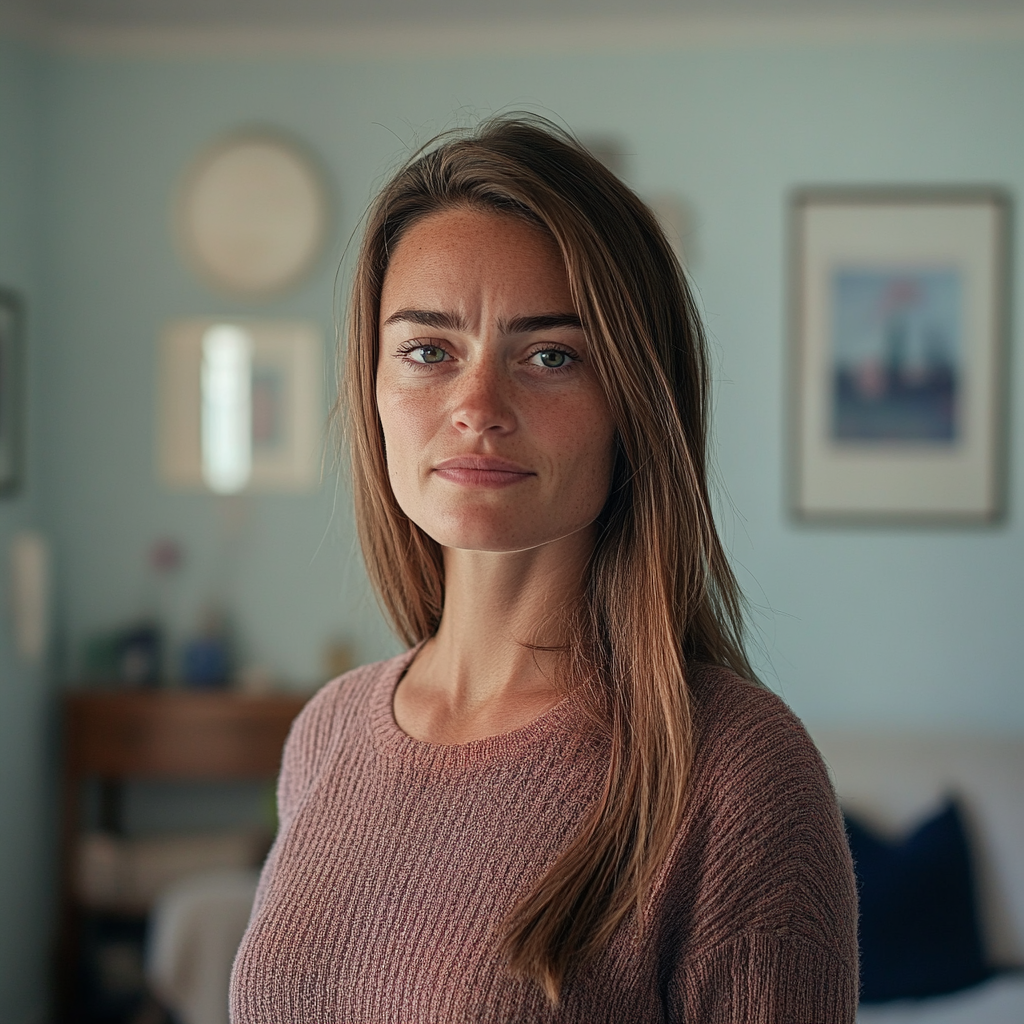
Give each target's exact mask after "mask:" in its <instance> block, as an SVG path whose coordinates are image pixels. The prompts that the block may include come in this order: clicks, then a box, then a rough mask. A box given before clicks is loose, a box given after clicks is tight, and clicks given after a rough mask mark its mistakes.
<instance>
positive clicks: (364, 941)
mask: <svg viewBox="0 0 1024 1024" xmlns="http://www.w3.org/2000/svg"><path fill="white" fill-rule="evenodd" d="M410 658H411V654H410V653H407V654H404V655H401V656H399V657H398V658H393V659H392V660H390V661H386V662H381V663H378V664H376V665H369V666H366V667H364V668H361V669H357V670H356V671H354V672H350V673H348V674H347V675H345V676H342V677H341V678H340V679H337V680H335V681H334V682H332V683H329V684H328V685H327V686H325V687H324V688H323V689H322V690H321V691H320V692H319V693H318V694H317V696H316V697H314V698H313V700H311V701H310V703H309V704H308V705H307V707H306V708H305V709H304V710H303V712H302V714H301V715H300V716H299V718H298V719H297V720H296V722H295V724H294V726H293V727H292V732H291V736H290V737H289V740H288V744H287V746H286V748H285V752H284V761H283V766H282V771H281V777H280V781H279V787H278V803H279V809H280V817H281V825H280V830H279V833H278V837H277V840H276V842H275V843H274V847H273V849H272V850H271V853H270V856H269V857H268V859H267V863H266V866H265V867H264V870H263V877H262V879H261V883H260V891H259V894H258V895H257V899H256V905H255V907H254V909H253V915H252V920H251V922H250V925H249V929H248V931H247V933H246V935H245V938H244V939H243V941H242V945H241V947H240V949H239V952H238V956H237V959H236V961H235V967H234V972H233V977H232V986H231V1013H232V1020H233V1021H234V1024H456V1022H463V1021H467V1022H468V1021H474V1022H488V1024H519V1022H522V1024H527V1022H529V1024H539V1022H556V1021H557V1022H565V1024H569V1022H573V1024H575V1022H579V1024H600V1022H604V1021H607V1022H609V1024H631V1022H641V1021H643V1022H648V1021H650V1022H654V1021H686V1022H687V1024H853V1021H854V1019H855V1016H856V1005H857V947H856V899H855V894H854V883H853V872H852V867H851V864H850V856H849V851H848V849H847V845H846V840H845V837H844V835H843V831H842V824H841V819H840V816H839V813H838V809H837V807H836V801H835V796H834V794H833V792H832V788H831V785H830V783H829V780H828V776H827V774H826V771H825V768H824V766H823V765H822V762H821V759H820V757H819V756H818V753H817V751H816V750H815V748H814V746H813V744H812V743H811V741H810V739H809V738H808V737H807V734H806V733H805V732H804V730H803V728H802V726H801V725H800V723H799V722H798V721H797V719H796V718H795V717H794V716H793V715H792V714H791V713H790V712H789V710H788V709H787V708H786V707H785V705H784V704H783V703H782V702H781V701H780V700H779V699H778V698H777V697H775V696H774V695H772V694H771V693H770V692H768V691H767V690H764V689H761V688H758V687H755V686H753V685H751V684H749V683H746V682H743V681H742V680H740V679H739V678H737V677H736V676H735V675H733V674H732V673H730V672H728V671H726V670H724V669H719V668H708V667H703V668H699V669H697V670H695V671H693V672H692V678H691V680H690V686H691V689H692V691H693V707H694V716H695V727H696V759H695V762H694V770H693V776H692V782H691V787H690V791H689V803H688V805H687V811H686V816H685V819H684V821H683V823H682V826H681V828H680V830H679V834H678V837H677V839H676V842H675V846H674V848H673V851H672V853H671V855H670V857H669V858H668V860H667V862H666V864H665V866H664V868H663V870H662V872H661V874H660V876H659V879H658V882H657V884H656V886H655V889H654V891H653V892H652V894H651V897H650V900H649V904H648V906H647V908H646V912H645V913H644V915H643V916H644V918H645V922H646V923H645V925H644V927H643V928H642V929H641V928H640V927H639V926H638V923H637V920H636V919H635V918H634V917H630V918H628V919H627V920H626V922H625V923H624V924H623V925H622V927H620V928H619V930H618V932H617V933H616V934H615V936H614V938H613V940H612V942H611V943H610V944H609V945H608V947H607V948H606V949H605V950H604V951H603V952H602V954H601V955H600V956H599V957H598V958H597V959H596V960H594V961H592V962H590V963H587V964H584V965H582V966H581V967H579V968H578V969H575V970H573V971H571V972H570V974H569V977H568V979H567V981H566V984H565V986H564V988H563V992H562V1000H561V1002H560V1004H559V1006H558V1007H552V1006H550V1005H549V1004H548V1003H547V1001H546V1000H545V998H544V997H543V995H542V994H541V992H540V991H539V989H537V987H536V986H534V985H533V984H532V983H529V982H526V981H522V980H519V979H516V978H513V977H512V976H511V975H510V974H509V972H508V970H507V968H506V966H505V963H504V961H503V959H502V957H501V954H500V952H499V945H500V938H501V936H500V925H501V923H502V921H503V920H504V918H505V917H506V915H507V914H508V912H509V911H510V910H511V909H512V908H513V907H514V906H515V904H516V903H517V902H518V900H519V899H520V898H521V897H522V896H523V895H524V894H525V893H526V892H527V891H528V890H529V889H530V887H531V885H532V884H533V883H534V882H535V881H536V879H537V878H539V877H540V875H541V874H542V873H543V872H544V870H545V869H546V868H547V867H548V866H549V865H550V864H551V863H552V862H553V861H554V860H555V858H556V857H557V855H558V853H559V851H560V850H562V849H563V848H564V847H565V846H566V844H567V843H568V841H569V839H570V837H571V836H572V835H573V834H574V833H575V832H576V831H577V829H578V828H579V825H580V823H581V821H582V819H583V817H584V815H585V814H586V812H587V810H588V809H589V808H590V807H591V806H592V805H593V803H594V801H595V800H596V799H597V796H598V794H599V792H600V789H601V786H602V784H603V781H604V774H605V770H606V768H607V763H608V748H607V743H606V741H604V740H601V739H599V738H597V737H595V736H594V735H593V733H592V731H591V730H590V729H589V728H588V725H587V721H588V720H587V717H586V715H585V714H584V713H583V711H582V710H581V709H579V708H578V707H576V705H575V703H574V701H573V699H572V698H568V699H566V700H564V701H562V703H560V704H559V705H557V706H556V707H555V708H553V709H552V710H551V711H549V712H548V713H547V714H545V715H544V716H542V717H541V718H539V719H538V720H536V721H535V722H533V723H531V724H530V725H529V726H527V727H526V728H524V729H520V730H517V731H516V732H513V733H509V734H506V735H504V736H494V737H489V738H487V739H482V740H477V741H474V742H472V743H466V744H462V745H458V746H438V745H432V744H428V743H423V742H420V741H418V740H414V739H412V738H410V737H409V736H407V735H406V734H404V733H403V732H402V731H401V730H400V729H399V728H398V726H397V724H396V723H395V720H394V715H393V713H392V696H393V694H394V689H395V686H396V684H397V682H398V680H399V679H400V677H401V673H402V672H403V671H404V669H405V667H406V665H407V664H408V662H409V660H410Z"/></svg>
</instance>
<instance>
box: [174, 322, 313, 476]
mask: <svg viewBox="0 0 1024 1024" xmlns="http://www.w3.org/2000/svg"><path fill="white" fill-rule="evenodd" d="M324 375H325V371H324V354H323V332H322V331H321V329H320V327H319V326H318V325H317V324H313V323H307V322H305V321H287V320H253V319H237V320H236V319H232V318H224V319H218V320H214V319H204V320H199V319H196V320H176V321H173V322H171V323H169V324H167V326H166V327H165V329H164V332H163V337H162V339H161V345H160V380H159V382H158V394H159V402H158V417H159V422H158V444H159V451H158V455H157V466H158V473H159V477H160V479H161V481H162V482H163V483H164V484H165V485H167V486H168V487H171V488H175V489H185V490H210V491H213V492H215V493H220V494H232V493H237V492H241V491H250V492H253V491H256V492H259V491H263V492H266V491H293V492H294V491H312V490H315V489H316V488H317V487H318V486H319V484H320V469H321V449H322V442H323V431H324V421H325V418H326V410H325V409H324V404H323V381H324Z"/></svg>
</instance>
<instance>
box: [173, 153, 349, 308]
mask: <svg viewBox="0 0 1024 1024" xmlns="http://www.w3.org/2000/svg"><path fill="white" fill-rule="evenodd" d="M329 219H330V218H329V203H328V196H327V187H326V183H325V181H324V178H323V175H322V174H321V172H320V169H319V167H318V166H317V164H316V162H315V160H313V159H312V158H311V157H310V156H309V155H308V154H306V153H305V152H303V151H302V149H301V148H300V147H298V146H296V145H295V144H294V143H292V142H290V141H288V140H286V139H283V138H280V137H277V136H275V135H271V134H258V133H250V134H244V135H234V136H231V137H229V138H226V139H222V140H221V141H220V142H217V143H215V144H214V145H213V146H211V147H210V148H209V149H207V150H205V151H204V152H203V153H201V154H200V155H199V157H198V158H197V159H196V161H195V163H194V164H193V165H192V166H191V168H190V169H189V170H188V172H187V174H186V176H185V180H184V182H183V185H182V188H181V190H180V192H179V194H178V197H177V203H176V204H175V211H174V220H175V233H176V234H177V236H178V240H179V242H180V244H181V247H182V249H183V251H184V253H185V257H186V259H187V262H188V264H189V265H190V267H191V268H192V269H193V270H194V271H195V272H196V273H197V274H198V275H199V276H200V278H201V279H202V280H203V281H204V282H205V283H206V284H208V285H209V286H211V287H213V288H215V289H217V290H219V291H224V292H229V293H231V294H233V295H240V296H247V297H250V298H262V297H266V296H270V295H275V294H278V293H280V292H282V291H285V290H286V289H288V288H290V287H292V286H293V285H295V284H297V283H298V282H299V281H300V280H301V279H302V278H303V277H304V276H305V274H306V273H307V272H308V271H309V270H310V268H311V267H312V265H313V264H314V263H315V261H316V259H317V257H318V256H319V255H320V253H321V251H322V249H323V246H324V243H325V241H326V238H327V228H328V222H329Z"/></svg>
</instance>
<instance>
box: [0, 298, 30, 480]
mask: <svg viewBox="0 0 1024 1024" xmlns="http://www.w3.org/2000/svg"><path fill="white" fill-rule="evenodd" d="M23 315H24V309H23V306H22V302H21V299H20V297H19V296H18V294H17V293H16V292H13V291H10V290H9V289H7V288H0V495H6V494H12V493H14V492H15V491H16V490H17V489H18V485H19V484H20V483H21V444H22V437H21V418H22V375H21V344H22V341H21V332H22V322H23Z"/></svg>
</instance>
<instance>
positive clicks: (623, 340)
mask: <svg viewBox="0 0 1024 1024" xmlns="http://www.w3.org/2000/svg"><path fill="white" fill-rule="evenodd" d="M465 207H470V208H477V209H483V210H487V211H497V212H499V213H506V214H508V215H510V216H517V217H523V218H526V219H527V220H528V221H530V222H531V223H533V224H535V225H537V226H538V227H540V228H541V229H542V230H544V231H546V232H548V233H549V234H550V235H551V237H553V238H554V240H555V242H556V243H557V244H558V247H559V249H560V251H561V254H562V257H563V259H564V260H565V266H566V270H567V273H568V278H569V286H570V290H571V293H572V297H573V301H574V302H575V305H576V310H577V313H578V315H579V316H580V319H581V320H582V322H583V325H584V329H585V330H586V332H587V335H588V339H589V352H590V353H591V355H590V358H591V360H592V362H593V365H594V368H595V370H596V373H597V375H598V377H599V379H600V381H601V384H602V386H603V388H604V391H605V394H606V396H607V399H608V402H609V405H610V407H611V410H612V415H613V416H614V419H615V425H616V431H617V434H616V437H617V451H616V461H615V468H614V473H613V483H612V491H611V494H610V496H609V499H608V502H607V505H606V506H605V508H604V510H603V512H602V514H601V517H600V526H601V529H600V532H599V536H598V540H597V545H596V549H595V551H594V555H593V558H592V559H591V562H590V565H589V569H588V579H587V580H586V587H585V598H584V601H583V604H582V606H581V607H580V608H579V609H578V610H577V612H576V613H575V615H574V616H570V617H571V618H572V621H571V622H568V623H567V624H566V631H567V635H568V636H569V638H570V642H569V643H568V645H567V647H566V648H565V653H566V655H567V656H566V661H565V663H566V674H567V678H568V681H569V683H570V684H573V683H576V684H579V692H580V693H582V694H584V695H586V696H587V697H588V699H589V700H590V702H591V704H592V705H593V708H592V710H593V713H594V715H595V717H596V718H597V719H598V720H599V721H601V722H603V723H604V724H605V725H606V727H607V730H608V733H609V735H610V743H611V758H610V763H609V766H608V775H607V779H606V782H605V786H604V790H603V793H602V795H601V798H600V799H599V801H598V802H597V804H596V805H595V806H594V807H593V808H592V809H591V811H590V813H589V815H588V817H587V818H586V820H585V823H584V825H583V827H582V828H581V830H580V832H579V834H578V835H577V836H576V837H575V838H574V839H573V840H572V842H571V843H570V844H569V845H568V847H567V848H566V849H565V850H563V851H562V853H561V855H560V856H559V857H558V859H557V860H556V861H555V863H554V864H553V865H552V866H551V867H550V868H549V869H548V871H547V872H546V873H545V874H544V876H543V877H542V878H540V879H539V880H538V881H537V882H536V883H535V885H534V886H533V889H532V890H531V891H530V892H529V893H528V894H527V895H526V896H525V898H524V899H523V900H522V901H521V902H520V903H519V905H518V906H517V907H516V908H515V909H514V910H513V912H512V914H511V915H510V917H509V918H508V920H507V921H506V922H505V937H504V946H505V951H506V953H507V955H508V958H509V963H510V966H511V968H512V970H513V971H515V972H516V973H519V974H521V975H523V976H526V977H529V978H532V979H534V980H535V981H536V982H537V983H538V984H539V985H540V986H541V987H542V989H543V990H544V991H545V992H546V993H547V995H548V997H549V999H550V1000H551V1001H552V1002H557V1001H558V995H559V991H560V989H561V985H562V981H563V979H564V977H565V974H566V971H567V970H568V969H569V968H570V967H571V966H573V965H575V964H577V963H579V962H581V961H583V960H585V959H587V958H588V957H590V956H591V955H593V954H594V953H595V952H597V951H598V950H599V949H600V948H601V947H602V946H604V945H605V944H606V942H607V941H608V939H609V938H610V936H611V935H612V933H613V932H614V931H615V929H616V928H617V927H618V926H619V924H620V923H621V922H622V921H623V919H624V918H625V917H626V916H627V914H629V913H630V912H631V911H633V910H637V911H640V910H641V908H642V905H643V901H644V899H645V896H646V894H647V892H648V890H649V887H650V885H651V883H652V881H653V879H654V876H655V874H656V873H657V871H658V868H659V867H660V865H661V864H662V862H663V861H664V858H665V856H666V855H667V853H668V850H669V847H670V846H671V843H672V840H673V838H674V836H675V834H676V832H677V830H678V827H679V823H680V819H681V817H682V813H683V807H684V803H685V798H686V790H687V780H688V775H689V770H690V765H691V762H692V759H693V737H692V730H691V716H690V701H689V694H688V690H687V682H686V678H687V669H688V666H690V665H691V664H692V663H694V662H696V661H702V662H712V663H715V664H719V665H725V666H728V667H730V668H733V669H734V670H736V671H737V672H738V673H740V674H741V675H744V676H746V677H748V678H751V677H752V673H751V670H750V666H749V664H748V662H747V659H746V656H745V654H744V651H743V617H742V607H741V597H740V593H739V589H738V586H737V584H736V580H735V578H734V576H733V574H732V571H731V569H730V567H729V564H728V561H727V559H726V556H725V553H724V551H723V548H722V545H721V542H720V540H719V538H718V534H717V532H716V530H715V525H714V522H713V519H712V513H711V502H710V499H709V494H708V485H707V464H706V463H707V430H708V412H709V408H708V407H709V394H708V391H709V371H708V357H707V352H706V343H705V339H704V333H703V329H702V326H701V323H700V319H699V316H698V314H697V311H696V307H695V304H694V301H693V298H692V296H691V293H690V290H689V287H688V286H687V283H686V279H685V277H684V274H683V272H682V270H681V268H680V266H679V262H678V260H677V259H676V257H675V254H674V253H673V251H672V249H671V247H670V246H669V244H668V242H667V241H666V239H665V236H664V234H663V233H662V231H661V229H660V228H659V226H658V224H657V221H656V220H655V218H654V216H653V214H652V213H651V211H650V210H649V209H648V208H647V207H646V206H645V205H644V204H643V203H642V202H641V201H640V200H639V199H638V198H637V196H636V195H635V194H634V193H633V192H632V191H630V190H629V189H628V188H627V187H626V186H625V185H624V184H623V183H622V182H621V181H619V179H618V178H616V177H615V176H614V175H613V174H612V173H611V172H610V171H608V170H607V169H606V168H605V167H604V166H603V165H602V164H601V163H600V162H599V161H598V160H596V159H595V158H594V157H593V156H591V155H590V154H589V153H588V152H587V150H586V149H585V148H584V147H583V146H581V145H580V144H579V143H578V142H576V141H575V140H574V139H573V138H572V137H571V136H569V135H568V134H566V133H565V132H563V131H562V130H560V129H559V128H557V127H556V126H554V125H552V124H550V123H549V122H546V121H544V120H542V119H540V118H535V117H530V116H521V115H517V116H504V117H497V118H493V119H491V120H488V121H485V122H484V123H483V124H481V125H480V126H479V127H478V128H477V129H476V130H475V131H472V132H471V133H463V134H460V135H457V136H455V137H452V136H444V137H442V138H441V139H440V140H437V141H435V143H433V144H432V145H428V147H425V149H424V150H422V151H421V152H420V153H419V154H418V155H417V156H415V157H414V158H413V159H412V160H411V161H410V162H409V163H408V164H407V165H406V166H405V167H404V168H402V169H401V170H400V171H399V172H398V173H397V174H396V175H395V176H394V177H393V178H392V179H391V181H390V182H389V183H388V184H387V185H386V186H385V187H384V189H383V191H382V192H381V193H380V195H379V196H378V197H377V199H376V201H375V202H374V203H373V205H372V207H371V208H370V210H369V213H368V215H367V223H366V229H365V234H364V237H363V241H362V246H361V249H360V253H359V259H358V263H357V266H356V271H355V280H354V286H353V293H352V303H351V306H350V310H349V330H348V336H349V342H348V352H347V359H346V370H345V395H344V401H345V405H346V409H347V431H348V437H349V444H350V450H351V459H352V477H353V488H354V496H355V502H356V514H357V521H358V524H359V536H360V540H361V542H362V548H363V554H364V558H365V561H366V566H367V570H368V572H369V575H370V579H371V580H372V581H373V583H374V585H375V587H376V588H377V591H378V593H379V595H380V597H381V600H382V601H383V604H384V607H385V608H386V610H387V611H388V613H389V614H390V616H391V619H392V621H393V623H394V626H395V628H396V630H397V632H398V633H399V635H400V636H401V637H402V639H403V640H404V641H405V642H406V643H408V644H414V643H417V642H419V641H421V640H423V639H425V638H427V637H429V636H432V635H433V634H434V632H435V631H436V630H437V627H438V624H439V623H440V620H441V611H442V606H443V602H444V570H443V565H442V559H441V549H440V546H439V545H438V544H437V543H436V542H435V541H434V540H432V539H431V538H430V537H428V536H427V535H426V534H425V533H424V532H423V531H422V530H420V529H419V527H417V526H416V524H415V523H413V522H411V521H410V520H409V519H408V517H407V516H406V515H405V514H404V513H403V512H402V511H401V509H400V508H399V507H398V503H397V502H396V501H395V497H394V495H393V494H392V491H391V486H390V484H389V482H388V472H387V464H386V459H385V452H384V438H383V433H382V430H381V425H380V419H379V416H378V413H377V405H376V398H375V379H376V368H377V358H378V346H379V339H378V318H379V314H380V296H381V288H382V284H383V280H384V275H385V272H386V270H387V266H388V261H389V258H390V254H391V253H392V252H393V251H394V247H395V245H396V244H397V242H398V240H399V239H400V238H401V237H402V234H403V232H404V231H405V230H406V229H407V228H408V227H409V226H410V225H411V224H412V223H413V222H414V221H416V220H418V219H419V218H421V217H423V216H425V215H427V214H429V213H434V212H437V211H440V210H445V209H452V208H465Z"/></svg>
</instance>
